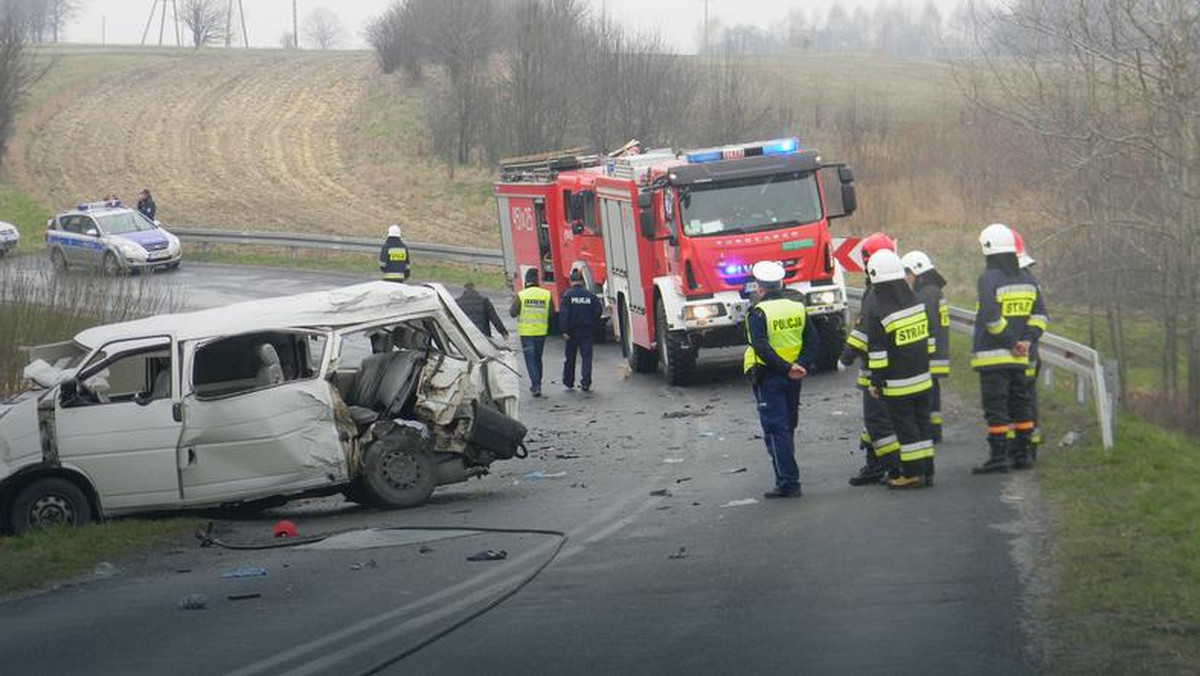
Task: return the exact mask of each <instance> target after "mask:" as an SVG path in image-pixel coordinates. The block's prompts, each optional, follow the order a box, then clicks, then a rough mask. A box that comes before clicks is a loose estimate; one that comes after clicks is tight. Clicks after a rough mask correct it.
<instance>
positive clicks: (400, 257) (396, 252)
mask: <svg viewBox="0 0 1200 676" xmlns="http://www.w3.org/2000/svg"><path fill="white" fill-rule="evenodd" d="M400 234H401V233H400V226H398V225H393V226H391V227H390V228H388V233H387V239H385V240H384V241H383V246H382V247H381V248H380V249H379V270H380V272H382V273H383V278H384V279H385V280H387V281H389V282H404V281H408V276H409V265H410V264H411V263H412V261H411V260H410V259H409V256H408V247H407V246H406V245H405V244H404V240H403V239H402V238H401V237H400Z"/></svg>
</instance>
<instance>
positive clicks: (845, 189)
mask: <svg viewBox="0 0 1200 676" xmlns="http://www.w3.org/2000/svg"><path fill="white" fill-rule="evenodd" d="M847 171H849V169H847ZM857 208H858V197H857V196H856V195H855V193H854V184H853V183H843V184H842V215H843V216H849V215H850V214H853V213H854V210H855V209H857Z"/></svg>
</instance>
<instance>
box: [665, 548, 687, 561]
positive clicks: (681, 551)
mask: <svg viewBox="0 0 1200 676" xmlns="http://www.w3.org/2000/svg"><path fill="white" fill-rule="evenodd" d="M667 558H668V559H686V558H687V547H680V548H679V551H677V552H675V553H674V554H667Z"/></svg>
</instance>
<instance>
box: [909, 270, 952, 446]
mask: <svg viewBox="0 0 1200 676" xmlns="http://www.w3.org/2000/svg"><path fill="white" fill-rule="evenodd" d="M900 260H901V262H903V263H904V272H905V274H906V275H907V276H908V285H909V286H911V287H912V290H913V292H914V293H916V294H917V298H920V299H921V302H922V303H924V304H925V314H926V315H927V316H928V317H929V373H930V375H932V376H933V390H932V391H931V392H930V395H929V396H930V407H931V410H930V412H929V422H930V424H931V425H932V426H933V427H932V429H933V443H935V444H940V443H942V422H943V420H942V386H941V381H942V378H949V377H950V306H949V305H947V304H946V296H945V294H943V293H942V289H943V288H945V286H946V279H945V278H944V277H942V274H941V273H940V272H938V271H937V269H936V268H934V266H933V260H932V259H930V258H929V255H928V254H926V253H925V252H923V251H910V252H908V253H906V254H904V257H903V258H901V259H900Z"/></svg>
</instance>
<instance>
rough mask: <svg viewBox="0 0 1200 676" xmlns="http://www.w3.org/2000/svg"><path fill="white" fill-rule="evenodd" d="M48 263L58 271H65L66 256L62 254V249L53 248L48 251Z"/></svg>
mask: <svg viewBox="0 0 1200 676" xmlns="http://www.w3.org/2000/svg"><path fill="white" fill-rule="evenodd" d="M50 265H51V267H53V268H54V269H55V270H57V271H59V272H65V271H66V269H67V257H66V256H64V255H63V252H62V249H54V250H53V251H51V252H50Z"/></svg>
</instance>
